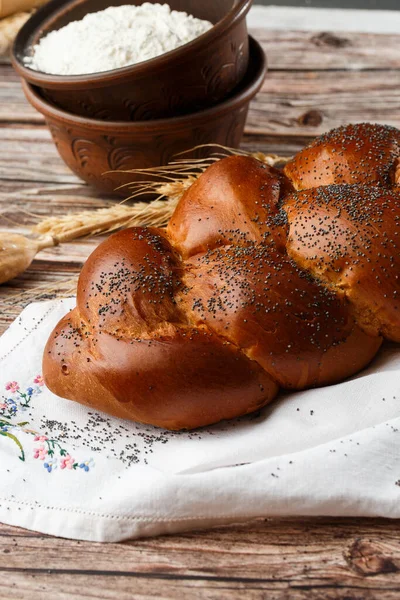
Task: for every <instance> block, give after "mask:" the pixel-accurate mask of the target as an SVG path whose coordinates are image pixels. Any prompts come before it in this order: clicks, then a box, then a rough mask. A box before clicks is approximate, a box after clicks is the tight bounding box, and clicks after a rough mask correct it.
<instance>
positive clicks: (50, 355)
mask: <svg viewBox="0 0 400 600" xmlns="http://www.w3.org/2000/svg"><path fill="white" fill-rule="evenodd" d="M359 127H363V128H364V131H365V128H366V127H368V128H371V127H373V126H365V125H364V126H359ZM371 131H375V130H374V129H371ZM376 131H377V133H376V136H377V137H380V133H379V132H380V131H381V128H380V127H379V126H378V127H377V130H376ZM389 131H390V132H391V133H390V135H389V136H388V138H387V139H386V145H385V144H383V146H382V147H381V148H380V157H381V160H385V161H387V164H386V166H385V168H384V169H383V168H382V169H381V168H380V167H379V165H378V163H377V162H376V160H377V159H376V157H375V158H374V161H375V170H376V174H378V173H379V174H380V177H383V173H384V172H385V173H387V174H388V173H390V172H391V169H392V166H393V165H392V163H393V164H394V162H395V156H394V154H395V150H394V145H395V142H394V141H393V140H394V139H395V137H396V135H397V133H398V134H399V136H400V132H396V130H393V131H392V130H389ZM335 136H336V134H331V137H332V138H333V139H336V138H335ZM327 138H328V139H329V135H328V136H325V138H324V139H327ZM347 142H348V138H347V137H346V136H345V137H344V142H343V143H344V144H345V145H346V144H347ZM319 143H321V144H322V142H321V141H320V142H317V143H316V144H314V145H313V146H312V147H311V148H313V147H314V148H315V147H318V148H319V150H318V152H320V153H322V152H323V151H322V150H321V147H320V146H318V144H319ZM327 143H328V145H329V143H330V142H327ZM335 143H337V144H339V141H338V140H337V141H336V142H335ZM396 143H397V142H396ZM363 144H364V142H362V143H361V142H360V147H361V146H363ZM346 147H347V146H346ZM368 148H369V147H367V146H366V158H365V161H366V162H365V164H368V168H370V167H371V160H372V158H371V155H370V149H368ZM342 151H344V150H341V152H342ZM303 152H305V153H306V152H307V150H305V151H303ZM399 154H400V153H399ZM300 156H301V153H300ZM352 156H353V155H352ZM389 156H390V159H389ZM296 160H297V159H296V158H295V159H294V161H292V166H291V167H290V168H287V169H286V171H285V173H282V172H280V171H278V170H276V169H273V168H271V167H268V166H266V165H265V164H263V163H261V162H259V161H257V160H256V159H254V158H250V157H244V156H233V157H230V158H225V159H223V160H221V161H218V162H216V163H215V164H213V165H212V166H211V167H209V168H208V169H207V170H206V171H205V172H204V173H203V174H202V175H201V176H200V177H199V179H198V180H197V182H196V183H194V184H193V185H192V187H191V188H190V189H189V190H188V191H187V192H186V194H185V195H184V196H183V197H182V199H181V201H180V202H179V205H178V207H177V209H176V211H175V213H174V215H173V216H172V218H171V220H170V223H169V225H168V228H167V230H166V231H161V230H157V229H153V228H149V229H141V228H133V229H126V230H123V231H121V232H119V233H116V234H114V235H112V236H110V237H109V238H108V239H107V240H106V241H105V242H103V243H102V244H100V246H99V247H98V248H97V249H96V250H95V252H94V253H93V254H92V255H91V256H90V257H89V259H88V261H87V262H86V264H85V266H84V268H83V270H82V273H81V276H80V280H79V285H78V293H77V307H76V308H75V309H74V310H73V311H72V312H71V313H70V314H69V315H67V316H66V317H65V318H64V319H63V320H62V321H61V322H60V323H59V324H58V326H57V327H56V329H55V331H54V332H53V334H52V335H51V337H50V339H49V341H48V343H47V346H46V349H45V353H44V359H43V372H44V377H45V381H46V384H47V385H48V387H49V388H50V389H51V390H52V391H53V392H55V393H56V394H58V395H59V396H62V397H64V398H69V399H71V400H76V401H78V402H81V403H84V404H87V405H89V406H91V407H93V408H95V409H98V410H103V411H105V412H107V413H110V414H113V415H115V416H117V417H122V418H127V419H132V420H136V421H140V422H144V423H151V424H153V425H157V426H160V427H165V428H168V429H182V428H195V427H200V426H203V425H208V424H211V423H215V422H217V421H219V420H221V419H228V418H232V417H236V416H239V415H243V414H246V413H249V412H251V411H254V410H256V409H258V408H260V407H262V406H264V405H266V404H267V403H269V402H271V401H272V400H273V399H274V397H275V396H276V395H277V393H278V391H279V388H281V387H282V388H286V389H304V388H307V387H310V386H320V385H325V384H330V383H334V382H338V381H341V380H343V379H344V378H346V377H348V376H350V375H352V374H354V373H357V372H358V371H359V370H360V369H362V368H363V367H364V366H365V365H367V364H368V363H369V362H370V361H371V359H372V358H373V357H374V356H375V354H376V353H377V351H378V350H379V347H380V345H381V343H382V340H383V338H387V339H390V340H394V341H397V342H399V341H400V305H399V298H398V294H399V292H400V285H399V276H400V258H399V245H400V241H399V237H400V192H399V191H397V189H396V188H395V187H389V186H390V184H391V179H390V177H389V176H388V177H387V178H386V179H385V178H384V177H383V179H382V178H381V179H379V181H378V176H377V175H376V176H374V178H373V179H372V181H369V182H368V183H374V185H370V186H367V185H365V183H364V184H353V185H348V184H343V185H328V186H326V187H319V188H317V189H315V186H312V185H311V186H310V187H311V188H313V189H309V190H305V191H302V192H294V189H293V185H294V186H295V187H299V181H300V177H299V175H298V171H297V174H296V176H294V175H293V173H294V171H295V169H296V168H298V164H299V163H296ZM359 160H361V159H360V157H359ZM389 163H390V166H389ZM296 165H297V166H296ZM323 169H324V170H325V167H323ZM333 170H334V169H333ZM291 178H292V181H291ZM303 183H304V182H303ZM378 183H379V185H377V184H378Z"/></svg>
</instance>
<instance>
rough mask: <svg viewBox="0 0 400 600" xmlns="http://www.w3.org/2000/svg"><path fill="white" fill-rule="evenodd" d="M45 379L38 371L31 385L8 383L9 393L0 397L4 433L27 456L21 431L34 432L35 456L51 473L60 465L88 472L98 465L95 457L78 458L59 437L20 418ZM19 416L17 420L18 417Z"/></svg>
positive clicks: (22, 457) (0, 423) (1, 431)
mask: <svg viewBox="0 0 400 600" xmlns="http://www.w3.org/2000/svg"><path fill="white" fill-rule="evenodd" d="M43 386H44V380H43V377H42V375H37V376H36V377H35V378H34V380H33V383H32V385H31V386H29V387H27V388H26V389H21V386H20V384H19V383H18V382H17V381H9V382H8V383H6V385H5V390H6V392H7V395H6V396H4V395H3V397H2V398H1V399H0V435H1V436H3V437H7V438H9V439H10V440H11V441H12V442H14V444H15V445H16V446H17V447H18V449H19V459H20V460H21V461H23V462H25V460H26V453H25V450H24V447H23V445H22V442H21V439H20V436H19V434H20V433H25V434H30V435H33V436H34V440H33V441H34V443H35V444H36V445H35V448H34V451H33V458H34V459H36V460H40V461H43V466H44V468H45V469H46V471H47V472H48V473H52V472H53V471H54V470H55V469H57V468H58V467H59V468H60V469H61V470H62V471H64V470H66V471H76V470H77V469H81V470H82V471H84V472H85V473H88V472H89V471H90V470H91V469H93V467H94V466H95V463H94V460H93V459H92V458H91V459H89V460H85V461H77V460H75V459H74V458H73V457H72V456H71V454H70V453H69V452H68V450H67V449H66V448H64V447H63V446H62V445H61V443H60V442H59V441H58V440H57V439H53V438H51V437H48V436H47V435H43V434H41V433H40V432H38V431H34V430H33V429H30V428H29V422H28V421H19V418H20V417H21V416H22V415H23V413H25V412H26V411H27V410H28V409H29V408H31V403H32V401H33V399H34V398H35V397H37V396H38V395H39V394H41V393H42V389H41V388H42V387H43ZM16 419H17V421H16Z"/></svg>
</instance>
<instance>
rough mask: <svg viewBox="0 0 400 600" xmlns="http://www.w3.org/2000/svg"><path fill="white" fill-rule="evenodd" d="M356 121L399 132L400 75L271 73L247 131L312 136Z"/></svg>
mask: <svg viewBox="0 0 400 600" xmlns="http://www.w3.org/2000/svg"><path fill="white" fill-rule="evenodd" d="M359 121H370V122H374V123H375V122H379V123H387V124H389V125H394V126H395V127H400V71H386V72H385V71H366V72H359V73H357V72H345V71H338V72H335V74H334V75H333V74H332V73H329V72H295V73H294V72H292V73H290V72H278V73H270V74H269V75H267V78H266V80H265V83H264V86H263V88H262V91H261V92H260V93H259V94H258V95H257V96H256V98H255V99H254V101H253V102H252V104H251V109H250V111H249V117H248V121H247V125H246V131H247V132H248V133H252V134H258V135H265V134H266V135H277V136H281V135H285V136H289V135H295V136H315V135H319V134H320V133H323V132H324V131H327V130H329V129H332V128H333V127H338V126H340V125H343V124H346V123H350V122H359Z"/></svg>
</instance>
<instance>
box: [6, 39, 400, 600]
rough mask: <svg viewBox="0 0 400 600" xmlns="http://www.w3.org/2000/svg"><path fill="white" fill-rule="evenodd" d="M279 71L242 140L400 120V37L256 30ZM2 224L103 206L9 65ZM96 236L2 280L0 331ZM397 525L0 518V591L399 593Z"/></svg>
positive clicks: (350, 599)
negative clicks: (30, 526) (178, 526)
mask: <svg viewBox="0 0 400 600" xmlns="http://www.w3.org/2000/svg"><path fill="white" fill-rule="evenodd" d="M254 34H255V35H256V36H257V37H258V39H260V40H261V41H262V43H263V45H264V48H265V49H266V51H267V54H268V58H269V66H270V72H269V74H268V77H267V79H266V81H265V84H264V87H263V89H262V91H261V92H260V93H259V95H258V97H257V99H256V100H255V101H254V102H253V104H252V107H251V111H250V114H249V120H248V124H247V132H246V136H245V138H244V141H243V146H244V147H245V148H248V149H262V150H264V151H268V152H277V153H280V154H284V155H290V154H292V153H294V152H296V151H297V150H298V149H300V148H301V147H302V146H303V145H304V143H306V142H307V141H308V140H309V139H310V138H312V137H313V136H315V135H316V134H318V133H320V132H322V131H325V130H327V129H329V128H331V127H334V126H337V125H340V124H344V123H347V122H349V121H363V120H368V121H376V122H383V123H390V124H392V125H396V126H398V127H400V36H395V35H374V34H354V33H346V34H340V33H339V34H335V35H333V34H325V33H323V32H321V33H315V32H313V33H302V32H284V31H276V32H274V31H266V30H256V31H254ZM0 181H1V187H0V227H2V228H13V229H14V230H16V231H26V230H27V228H28V227H29V226H30V225H31V224H33V223H34V222H35V216H34V215H37V216H39V217H40V216H44V215H49V214H53V215H55V214H64V213H65V212H67V211H75V210H81V209H85V208H88V207H100V206H106V205H107V204H108V203H109V202H110V199H109V198H106V197H103V198H99V197H97V196H96V194H95V193H94V192H93V191H92V190H90V188H88V187H87V186H86V185H84V184H83V183H82V182H80V181H79V180H78V179H77V178H76V177H75V176H74V175H73V174H72V173H71V172H70V171H69V170H68V168H67V167H66V166H65V165H64V164H63V163H62V162H61V160H60V159H59V157H58V155H57V152H56V150H55V148H54V145H53V143H52V142H51V139H50V134H49V132H48V130H47V129H46V127H45V125H44V122H43V119H42V117H41V116H40V115H39V114H38V113H36V112H35V111H34V110H33V109H32V108H31V107H30V106H29V105H28V104H27V103H26V101H25V99H24V97H23V94H22V91H21V88H20V85H19V82H18V78H17V76H16V75H15V74H14V72H13V71H12V69H11V67H10V66H9V64H7V62H6V61H3V62H2V64H0ZM98 241H99V239H98V238H97V239H90V240H79V241H77V242H75V243H73V244H69V245H66V246H63V247H60V248H55V249H51V250H46V251H44V252H42V253H41V254H40V255H38V257H37V260H35V261H34V263H33V264H32V267H31V268H30V269H29V270H28V271H27V272H26V273H25V274H24V275H23V276H21V277H19V278H18V279H16V280H14V281H13V282H11V283H10V284H9V285H4V286H2V287H1V288H0V332H1V331H3V330H4V329H5V328H6V327H7V325H8V324H9V323H10V322H11V321H12V320H13V319H14V318H15V316H16V315H17V314H18V313H19V312H20V310H21V309H22V307H23V306H24V305H25V304H26V303H27V302H29V300H30V298H31V297H32V295H33V291H34V296H35V297H38V298H40V297H41V296H42V297H47V296H48V293H49V292H48V290H47V289H46V290H45V288H48V287H49V286H53V287H54V290H55V292H57V290H59V291H64V290H68V289H69V288H70V285H71V283H70V280H71V278H72V277H73V276H74V275H76V273H78V272H79V269H80V267H81V265H82V263H83V261H84V260H85V258H86V257H87V256H88V254H89V253H90V252H91V250H92V249H93V247H94V246H95V245H96V244H97V243H98ZM399 531H400V527H399V523H398V522H397V521H384V520H378V519H376V520H375V519H346V520H345V519H342V520H338V519H336V520H332V519H329V520H328V519H304V520H299V519H297V520H267V521H256V522H252V523H247V524H242V525H238V526H235V527H229V528H222V529H218V530H212V531H209V532H195V533H190V534H186V535H179V536H171V537H164V538H159V539H151V540H144V541H134V542H131V543H124V544H112V545H99V544H91V543H79V542H72V541H66V540H60V539H56V538H51V537H48V536H44V535H40V534H36V533H32V532H28V531H24V530H20V529H16V528H11V527H7V526H4V525H3V526H2V525H0V572H1V585H0V599H3V598H4V599H12V598H18V599H23V598H29V599H33V600H36V599H37V600H41V599H42V598H45V597H46V598H47V597H55V598H57V600H59V599H60V600H62V599H66V598H68V599H79V598H118V599H121V600H123V599H125V598H126V599H128V598H151V597H155V596H157V597H159V598H171V599H176V598H179V599H180V598H191V599H193V600H196V599H197V598H207V599H210V600H211V599H215V598H233V599H236V598H238V599H239V598H243V597H245V598H249V599H257V600H258V599H260V600H261V599H267V598H268V600H274V599H276V600H283V599H294V600H303V599H305V598H312V599H314V598H315V599H328V600H329V599H333V598H342V599H343V600H344V599H347V600H364V599H377V600H378V599H379V600H381V599H382V600H386V599H388V600H395V599H398V598H400V537H399Z"/></svg>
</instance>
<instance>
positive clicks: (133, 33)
mask: <svg viewBox="0 0 400 600" xmlns="http://www.w3.org/2000/svg"><path fill="white" fill-rule="evenodd" d="M212 26H213V25H212V23H210V22H209V21H203V20H201V19H196V18H195V17H193V16H192V15H188V14H187V13H185V12H180V11H176V10H171V8H170V7H169V6H168V4H151V3H150V2H145V3H144V4H142V5H141V6H132V5H126V6H115V7H114V6H113V7H110V8H107V9H106V10H102V11H100V12H97V13H91V14H88V15H86V16H85V17H84V18H83V19H82V20H81V21H73V22H71V23H69V24H68V25H66V26H65V27H63V28H62V29H59V30H58V31H52V32H51V33H49V34H48V35H46V36H45V37H43V38H42V39H41V40H39V43H38V44H37V45H36V46H34V48H33V55H32V56H31V57H26V58H25V60H24V62H25V64H26V65H27V66H29V67H30V68H31V69H35V70H36V71H42V72H44V73H51V74H53V75H83V74H90V73H99V72H102V71H110V70H112V69H119V68H121V67H126V66H128V65H133V64H135V63H138V62H142V61H144V60H148V59H150V58H154V57H155V56H159V55H160V54H164V53H165V52H169V51H170V50H175V49H176V48H178V47H179V46H182V45H183V44H187V43H188V42H190V41H192V40H194V39H195V38H196V37H198V36H199V35H201V34H203V33H205V32H206V31H208V30H209V29H211V27H212Z"/></svg>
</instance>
